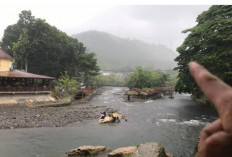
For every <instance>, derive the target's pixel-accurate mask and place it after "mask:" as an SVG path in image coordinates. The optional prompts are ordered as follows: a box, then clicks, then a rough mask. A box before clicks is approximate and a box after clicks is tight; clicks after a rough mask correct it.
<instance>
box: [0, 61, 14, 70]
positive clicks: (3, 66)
mask: <svg viewBox="0 0 232 157" xmlns="http://www.w3.org/2000/svg"><path fill="white" fill-rule="evenodd" d="M11 65H12V61H10V60H6V59H0V71H10V68H11Z"/></svg>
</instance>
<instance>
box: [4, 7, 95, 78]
mask: <svg viewBox="0 0 232 157" xmlns="http://www.w3.org/2000/svg"><path fill="white" fill-rule="evenodd" d="M0 46H1V47H2V48H3V49H4V50H5V51H6V52H8V53H9V54H10V55H12V56H15V57H16V58H15V60H16V63H17V65H21V62H22V59H24V61H23V65H26V64H25V63H27V64H28V71H29V72H33V73H38V74H44V75H49V76H54V77H59V76H60V75H61V73H64V72H65V71H67V73H68V75H71V76H72V77H73V76H74V77H81V75H80V74H81V73H82V74H85V78H90V76H93V75H96V74H97V73H98V71H99V68H98V66H97V61H96V59H95V56H94V55H93V54H88V53H86V48H85V47H84V45H83V44H82V43H81V42H78V41H77V39H74V38H71V37H69V36H68V35H66V33H64V32H62V31H60V30H58V29H57V28H56V27H54V26H51V25H49V24H48V23H47V22H46V21H45V20H43V19H40V18H35V17H33V16H32V14H31V11H22V12H21V13H20V14H19V20H18V22H17V23H16V24H14V25H10V26H8V27H7V28H6V30H5V31H4V36H3V39H2V42H1V45H0ZM25 59H26V60H25ZM26 61H27V62H26ZM81 63H83V64H81ZM86 81H87V80H86Z"/></svg>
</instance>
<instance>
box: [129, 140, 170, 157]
mask: <svg viewBox="0 0 232 157" xmlns="http://www.w3.org/2000/svg"><path fill="white" fill-rule="evenodd" d="M132 156H133V157H167V155H166V153H165V150H164V147H163V146H161V145H160V144H158V143H142V144H140V145H139V147H138V149H137V150H136V151H135V152H134V154H133V155H132Z"/></svg>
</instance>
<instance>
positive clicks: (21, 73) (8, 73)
mask: <svg viewBox="0 0 232 157" xmlns="http://www.w3.org/2000/svg"><path fill="white" fill-rule="evenodd" d="M0 77H11V78H33V79H49V80H54V79H55V78H54V77H48V76H44V75H37V74H32V73H28V72H25V71H21V70H17V69H14V70H12V71H0Z"/></svg>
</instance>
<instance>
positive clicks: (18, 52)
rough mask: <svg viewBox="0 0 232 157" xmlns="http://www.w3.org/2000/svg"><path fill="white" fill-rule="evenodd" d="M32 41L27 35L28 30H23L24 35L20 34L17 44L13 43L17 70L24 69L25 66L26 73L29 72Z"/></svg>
mask: <svg viewBox="0 0 232 157" xmlns="http://www.w3.org/2000/svg"><path fill="white" fill-rule="evenodd" d="M30 45H31V44H30V41H29V36H28V33H27V29H23V33H22V34H20V36H19V39H18V41H17V42H16V43H13V48H12V50H13V57H14V59H15V60H16V61H17V62H16V68H18V67H20V69H23V65H24V66H25V71H26V72H27V67H28V64H27V63H28V60H27V57H28V54H29V52H30Z"/></svg>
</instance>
